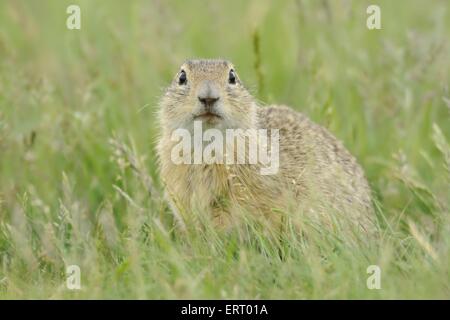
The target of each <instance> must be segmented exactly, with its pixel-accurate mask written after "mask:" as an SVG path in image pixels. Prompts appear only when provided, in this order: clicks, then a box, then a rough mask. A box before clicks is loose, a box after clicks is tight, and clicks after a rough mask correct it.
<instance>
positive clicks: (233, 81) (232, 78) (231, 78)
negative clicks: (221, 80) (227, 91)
mask: <svg viewBox="0 0 450 320" xmlns="http://www.w3.org/2000/svg"><path fill="white" fill-rule="evenodd" d="M228 82H229V83H230V84H236V73H234V70H233V69H231V70H230V73H229V74H228Z"/></svg>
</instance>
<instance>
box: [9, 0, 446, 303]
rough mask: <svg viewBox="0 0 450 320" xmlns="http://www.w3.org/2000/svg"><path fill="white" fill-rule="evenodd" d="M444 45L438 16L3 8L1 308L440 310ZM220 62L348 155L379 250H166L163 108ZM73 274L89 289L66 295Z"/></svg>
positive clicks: (230, 7)
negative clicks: (192, 301)
mask: <svg viewBox="0 0 450 320" xmlns="http://www.w3.org/2000/svg"><path fill="white" fill-rule="evenodd" d="M70 4H77V5H79V6H80V8H81V30H68V29H67V28H66V19H67V17H68V14H67V13H66V8H67V7H68V6H69V5H70ZM369 4H377V5H379V6H380V8H381V23H382V29H381V30H368V28H367V27H366V19H367V17H368V15H367V14H366V8H367V7H368V5H369ZM449 31H450V6H449V2H448V1H446V0H442V1H439V0H434V1H422V0H415V1H409V0H408V1H407V0H401V1H351V0H346V1H345V0H342V1H327V0H323V1H301V0H298V1H267V0H258V1H237V0H236V1H235V0H233V1H156V0H155V1H134V0H130V1H118V0H111V1H92V0H90V1H78V0H77V1H65V0H61V1H59V0H58V1H56V0H54V1H51V0H47V1H32V0H28V1H25V0H23V1H17V0H14V1H8V0H6V1H5V0H3V1H1V2H0V262H1V263H0V297H2V296H4V297H6V298H17V297H37V298H49V297H54V296H56V297H69V298H70V297H86V298H94V297H96V298H102V297H118V298H123V297H138V298H155V297H156V298H167V297H171V298H180V297H188V298H196V297H203V298H205V297H206V298H227V297H228V298H229V297H231V298H259V297H263V298H282V297H285V298H348V297H354V298H355V297H356V298H358V297H367V298H371V297H378V298H393V297H403V298H414V297H438V298H442V297H446V298H449V297H450V289H449V288H450V287H449V279H450V274H449V261H450V255H449V243H450V238H449V234H450V233H449V231H450V227H449V220H448V214H449V199H450V191H449V190H450V188H449V182H450V180H449V179H450V178H449V163H450V160H449V159H450V151H449V146H448V141H449V139H450V138H449V137H450V121H449V120H450V119H449V117H450V112H449V108H450V93H449V77H450V58H449V57H450V47H449V45H450V44H449ZM217 57H220V58H226V59H229V60H231V61H233V63H234V64H235V65H236V68H237V71H238V73H239V74H240V77H241V78H242V79H243V81H244V83H245V84H246V85H247V87H248V88H249V89H250V90H251V92H252V93H253V94H254V95H255V97H256V98H257V99H258V100H259V101H261V103H263V104H270V103H284V104H288V105H291V106H292V107H294V108H295V109H296V110H298V111H301V112H304V113H306V114H307V115H308V116H309V117H311V118H312V119H313V120H315V121H316V122H318V123H320V124H322V125H323V126H325V127H327V128H329V130H330V131H331V132H333V133H334V134H335V135H336V136H337V137H339V138H340V139H341V140H342V141H343V142H344V144H345V145H346V146H347V148H348V149H349V150H350V151H351V152H352V153H353V154H354V155H355V156H356V157H357V158H358V160H359V161H360V162H361V164H362V166H363V167H364V169H365V171H366V174H367V176H368V179H369V182H370V185H371V187H372V189H373V191H374V194H375V197H376V202H377V205H378V207H379V213H380V216H382V217H383V218H382V221H383V222H382V224H383V227H384V230H385V232H386V233H389V237H385V238H384V239H386V238H389V239H391V240H389V241H393V242H392V243H389V244H388V245H386V244H385V243H383V245H386V246H387V247H389V248H390V249H386V250H384V249H385V247H383V248H384V249H383V250H384V251H383V250H381V249H379V250H377V251H376V252H377V255H376V256H375V257H373V259H372V258H367V257H366V255H365V254H364V253H363V252H361V257H352V258H350V257H347V258H348V259H350V260H346V258H345V257H343V256H336V257H335V260H333V259H332V258H330V259H331V260H330V261H334V263H332V262H330V261H328V262H327V263H326V264H324V263H323V261H319V260H320V259H319V260H318V261H316V260H315V258H312V255H314V254H313V253H311V252H304V251H302V250H306V249H305V248H299V252H302V254H300V255H299V256H295V255H294V256H292V257H290V259H292V261H290V262H286V261H281V260H279V258H278V256H277V255H276V254H275V255H274V256H270V254H269V255H267V254H262V253H261V252H260V251H259V250H257V249H256V248H255V246H253V245H248V244H239V245H230V244H229V242H227V241H231V243H234V242H233V241H235V240H230V239H229V238H220V239H219V240H217V241H218V242H217V246H219V247H220V248H221V250H222V251H221V250H213V249H211V247H208V246H206V245H205V244H204V243H203V242H202V241H200V240H198V239H197V240H195V239H192V238H188V240H186V239H179V238H177V237H178V236H177V235H176V232H175V231H173V230H172V227H171V223H170V218H169V216H170V214H169V213H168V212H167V210H166V209H164V208H162V205H161V203H159V202H158V201H155V200H154V199H152V197H149V195H148V193H147V192H146V190H143V189H145V186H148V182H149V181H151V183H152V184H153V185H154V188H156V189H157V190H160V189H161V186H160V182H159V178H158V172H157V165H156V162H155V161H156V158H155V150H154V146H155V141H156V135H157V132H158V123H157V119H156V115H155V113H156V111H157V109H158V106H157V103H158V98H159V96H161V94H162V92H163V89H164V87H165V86H167V85H168V83H169V82H170V80H171V79H172V77H173V76H174V74H175V73H176V72H177V71H178V68H179V66H180V65H181V63H182V62H183V61H184V60H185V59H188V58H217ZM133 161H134V162H133ZM146 181H147V182H146ZM146 183H147V184H146ZM105 217H107V218H105ZM155 219H157V220H158V221H159V222H158V223H157V225H158V226H160V227H161V228H165V229H167V230H166V231H167V234H169V235H168V236H167V238H165V236H161V237H162V238H161V237H159V238H158V236H156V235H155V233H158V232H162V231H161V230H160V229H158V228H159V227H155V225H154V224H155ZM160 223H161V224H160ZM149 225H150V227H148V226H149ZM411 226H413V227H411ZM147 227H148V229H146V228H147ZM411 228H412V229H411ZM143 229H145V230H147V231H144V235H145V236H144V240H143V238H142V237H141V236H142V234H141V231H142V230H143ZM77 230H78V231H79V232H77ZM155 230H156V231H155ZM157 230H159V231H157ZM135 231H136V232H135ZM166 231H164V232H162V234H163V235H165V234H166ZM158 234H159V233H158ZM148 237H149V238H150V239H152V241H149V242H148V241H146V240H145V239H147V238H148ZM154 237H156V238H158V239H159V240H157V239H155V238H154ZM109 238H111V239H113V240H111V239H109ZM392 239H394V240H392ZM203 240H204V239H203ZM111 241H112V242H111ZM405 243H406V244H405ZM228 245H230V246H231V247H228ZM130 246H131V248H130ZM186 246H187V247H188V248H189V250H186ZM397 246H400V247H401V248H402V249H398V247H397ZM330 248H331V247H330ZM322 249H323V248H322ZM229 250H231V251H229ZM236 250H237V251H236ZM323 250H325V249H323ZM330 250H331V249H330ZM235 251H236V252H237V253H236V252H235ZM224 252H225V253H224ZM226 252H233V253H232V254H231V257H230V258H229V259H228V258H227V259H225V260H223V259H222V257H223V255H224V254H225V255H226ZM242 252H244V253H242ZM333 252H334V251H333ZM216 255H217V256H216ZM243 255H244V258H243ZM363 256H364V257H366V258H363ZM208 257H209V258H208ZM430 257H431V258H430ZM216 258H217V259H216ZM309 258H311V259H312V260H309ZM158 259H159V260H158ZM209 259H212V260H213V261H214V264H213V265H211V261H210V260H209ZM242 259H244V260H242ZM245 259H247V260H245ZM371 259H372V260H376V261H375V262H377V261H378V262H380V263H385V264H386V266H391V267H392V268H393V270H395V272H394V271H393V272H392V274H391V275H390V276H389V277H391V282H389V283H390V284H386V285H385V286H386V289H385V290H380V291H377V292H374V291H368V290H367V289H366V288H365V266H367V265H368V263H366V262H369V260H371ZM408 259H409V260H408ZM274 261H276V262H274ZM311 261H313V262H311ZM349 261H351V262H349ZM427 261H428V262H427ZM375 262H373V261H372V263H369V264H374V263H375ZM70 263H76V264H79V265H81V267H82V270H86V269H88V270H90V274H89V276H87V275H86V276H85V278H83V279H84V281H85V282H87V283H88V285H87V287H89V288H90V289H89V290H86V291H81V292H75V293H74V292H69V291H67V290H65V289H64V288H63V289H61V286H64V278H65V275H64V266H65V265H67V264H70ZM330 263H331V266H330ZM349 264H350V265H354V269H352V268H351V267H349ZM233 266H235V267H236V266H239V268H244V267H245V268H244V269H245V270H246V271H243V272H244V275H241V277H244V278H245V279H244V280H242V283H240V284H236V283H234V280H233V279H236V277H237V275H236V274H235V273H233V272H236V271H233V270H234V269H235V268H233ZM258 266H261V268H259V267H258ZM83 268H84V269H83ZM239 268H238V269H239ZM436 268H437V269H436ZM355 270H358V271H357V272H359V274H360V276H358V277H361V279H362V280H361V279H359V278H358V279H359V280H358V282H357V283H355V281H356V280H355V279H354V277H353V275H354V274H355V272H356V271H355ZM199 272H200V274H202V273H201V272H204V275H205V276H204V277H203V276H201V277H200V278H195V275H198V274H199ZM280 272H281V273H280ZM267 273H269V274H267ZM430 275H431V276H430ZM192 277H194V278H195V279H194V280H192ZM295 277H297V279H298V282H295V281H294V283H292V282H291V281H289V279H293V278H294V279H295ZM124 279H126V280H124ZM186 279H190V280H186ZM269 283H271V284H269ZM92 288H96V289H95V290H94V289H92ZM433 288H434V289H433Z"/></svg>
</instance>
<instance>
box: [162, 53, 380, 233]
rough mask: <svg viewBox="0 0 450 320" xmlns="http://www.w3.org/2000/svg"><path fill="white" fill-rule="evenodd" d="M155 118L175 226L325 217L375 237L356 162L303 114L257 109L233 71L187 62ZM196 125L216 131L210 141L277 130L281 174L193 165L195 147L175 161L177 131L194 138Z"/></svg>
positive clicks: (255, 166)
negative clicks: (201, 220) (205, 219)
mask: <svg viewBox="0 0 450 320" xmlns="http://www.w3.org/2000/svg"><path fill="white" fill-rule="evenodd" d="M159 117H160V127H161V128H160V131H161V132H160V137H159V142H158V147H157V150H158V156H159V162H160V174H161V178H162V181H163V182H164V185H165V187H166V193H167V196H168V198H169V202H170V203H171V205H172V207H173V210H174V212H175V213H176V215H177V216H178V217H179V218H180V220H182V221H186V218H188V217H189V216H191V215H195V214H196V213H198V212H201V213H206V214H207V215H210V216H211V217H212V220H213V221H215V222H216V223H217V224H218V225H220V226H225V227H228V226H230V224H233V222H234V221H236V219H238V218H237V217H238V214H242V212H245V214H247V215H248V214H250V215H253V216H259V217H264V219H266V218H268V219H267V220H270V221H280V218H281V216H282V215H283V212H287V211H289V212H291V213H292V214H293V215H294V216H295V215H296V214H299V215H303V216H305V215H306V216H308V215H311V216H314V215H315V216H320V217H325V219H324V221H328V222H330V223H331V221H335V220H336V217H339V214H341V217H347V218H349V220H351V221H353V222H355V223H356V224H357V225H359V226H360V227H362V229H363V230H368V229H372V227H373V218H374V213H373V209H372V204H371V195H370V189H369V187H368V183H367V181H366V179H365V177H364V173H363V170H362V169H361V167H360V166H359V165H358V163H357V162H356V160H355V158H354V157H353V156H352V155H351V154H350V153H349V152H348V151H347V150H346V149H345V147H344V146H343V145H342V143H341V142H340V141H338V140H337V139H336V138H335V137H334V136H333V135H332V134H331V133H329V132H328V131H327V130H326V129H325V128H323V127H321V126H319V125H318V124H315V123H313V122H312V121H310V120H309V119H308V118H307V117H306V116H304V115H303V114H301V113H298V112H296V111H294V110H292V109H291V108H289V107H287V106H282V105H272V106H259V105H258V104H257V102H256V100H255V99H254V98H253V97H252V95H251V94H250V93H249V92H248V91H247V90H246V89H245V87H244V86H243V84H242V82H241V80H240V79H239V77H238V75H237V73H236V71H235V68H234V66H233V65H232V63H230V62H228V61H225V60H189V61H187V62H185V63H184V64H183V65H182V66H181V68H180V70H179V72H178V73H177V75H176V76H175V78H174V79H173V82H172V83H171V85H170V86H169V87H168V88H167V90H166V92H165V94H164V95H163V96H162V98H161V100H160V109H159ZM196 122H197V124H201V125H202V127H203V131H205V130H208V129H216V131H215V133H217V132H219V133H223V134H224V136H225V135H226V133H225V131H226V130H227V129H232V130H238V129H243V130H247V129H267V130H268V132H269V131H270V130H274V129H278V133H279V141H278V143H279V145H278V147H279V153H278V157H279V169H278V171H276V172H275V173H273V174H262V173H261V168H262V166H263V165H262V164H261V162H260V161H259V160H258V161H257V163H235V164H228V162H227V163H224V161H215V162H212V163H211V162H208V163H205V162H194V164H191V163H193V161H192V158H193V157H194V153H195V151H194V147H193V145H192V144H188V145H187V148H188V149H189V150H187V151H186V150H184V153H189V155H187V154H184V155H183V150H181V153H180V155H181V156H188V157H186V158H183V159H188V160H189V159H190V160H191V162H183V163H179V162H177V161H174V159H173V157H174V149H177V148H178V149H177V152H176V153H178V151H179V149H180V148H179V147H177V146H179V144H180V139H174V134H173V133H174V131H176V130H177V129H184V130H185V131H186V132H188V135H189V136H191V137H192V136H194V131H195V123H196ZM243 130H241V131H240V134H242V131H243ZM248 131H250V130H248ZM268 135H269V138H268V140H267V141H268V142H271V139H272V140H273V139H274V138H273V136H272V137H270V134H268ZM209 138H210V137H209ZM247 138H248V137H247ZM215 139H216V140H217V137H215ZM205 140H206V141H204V140H203V141H202V142H201V143H202V147H205V146H206V144H207V141H208V139H205ZM224 140H225V139H224ZM249 140H250V139H247V140H246V143H245V146H246V148H248V147H249ZM209 141H212V139H210V140H209ZM257 141H258V143H260V141H261V140H257ZM235 142H236V141H234V139H233V141H229V140H227V141H226V142H225V143H224V148H223V149H220V150H218V149H217V150H215V152H216V153H217V154H218V153H221V152H222V150H223V154H222V155H221V156H222V158H221V157H217V158H216V160H217V159H219V158H220V159H222V160H223V157H224V156H225V157H226V156H227V153H230V152H231V153H236V150H237V144H236V143H235ZM230 144H231V149H230ZM194 145H195V142H194ZM266 146H267V144H266ZM258 147H261V145H258ZM230 150H232V151H230ZM246 150H247V151H248V149H246ZM275 151H277V150H275ZM217 154H216V155H215V156H217ZM248 154H249V152H247V153H246V156H245V159H246V160H248V159H249V156H248ZM269 154H270V150H269ZM244 162H245V161H244ZM238 212H239V213H238ZM337 219H339V218H337Z"/></svg>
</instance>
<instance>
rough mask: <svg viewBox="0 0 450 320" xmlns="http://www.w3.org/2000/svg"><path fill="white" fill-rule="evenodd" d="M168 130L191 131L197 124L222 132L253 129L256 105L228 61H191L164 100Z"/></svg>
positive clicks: (181, 69) (163, 108) (162, 118)
mask: <svg viewBox="0 0 450 320" xmlns="http://www.w3.org/2000/svg"><path fill="white" fill-rule="evenodd" d="M160 108H161V110H160V112H161V121H162V126H163V128H164V129H169V130H175V129H178V128H186V129H189V130H191V129H192V128H193V123H194V121H202V125H203V126H204V127H215V128H218V129H228V128H242V129H247V128H253V127H254V126H255V121H256V120H255V118H256V104H255V102H254V99H253V97H252V96H251V95H250V93H249V92H248V91H247V90H246V89H245V88H244V86H243V85H242V83H241V81H240V79H239V77H238V75H237V73H236V70H235V68H234V66H233V64H231V63H230V62H228V61H226V60H189V61H186V62H185V63H184V64H183V65H182V66H181V68H180V70H179V71H178V73H177V74H176V76H175V78H174V79H173V81H172V83H171V84H170V86H169V87H168V88H167V90H166V92H165V94H164V96H163V97H162V98H161V101H160Z"/></svg>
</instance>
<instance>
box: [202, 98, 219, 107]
mask: <svg viewBox="0 0 450 320" xmlns="http://www.w3.org/2000/svg"><path fill="white" fill-rule="evenodd" d="M198 100H199V101H200V102H201V103H202V104H203V106H204V107H206V108H210V107H212V106H213V105H214V104H215V103H216V102H217V100H219V97H211V96H206V97H204V96H198Z"/></svg>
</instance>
